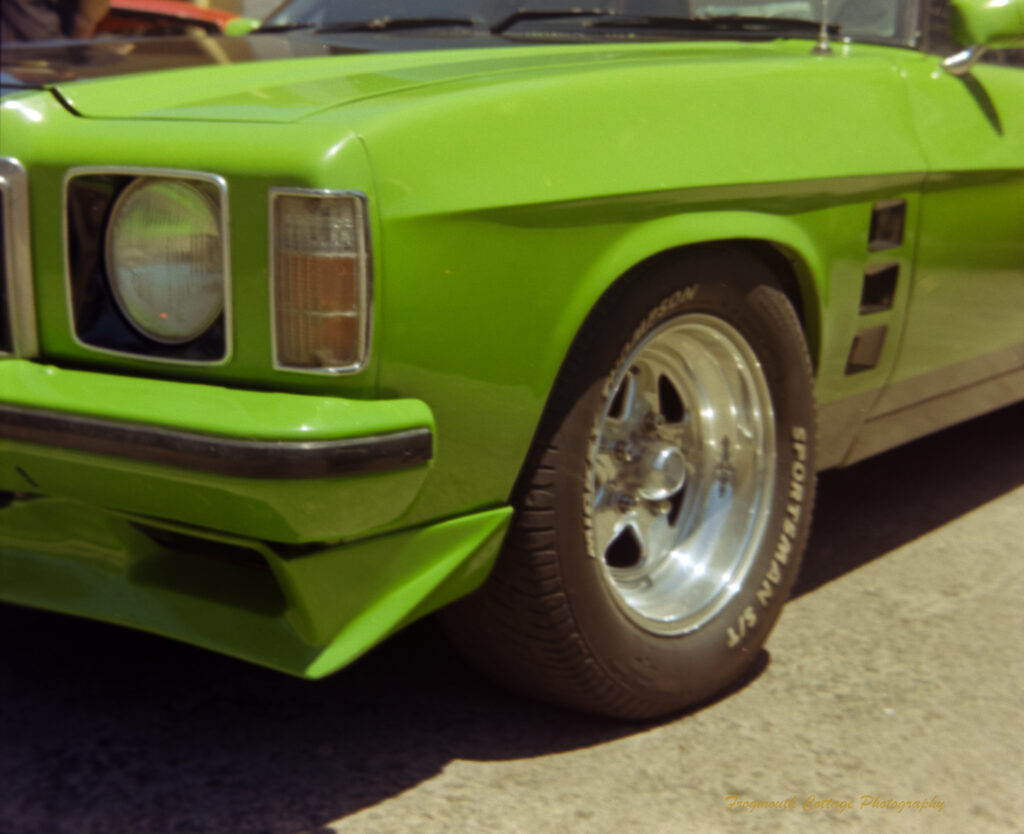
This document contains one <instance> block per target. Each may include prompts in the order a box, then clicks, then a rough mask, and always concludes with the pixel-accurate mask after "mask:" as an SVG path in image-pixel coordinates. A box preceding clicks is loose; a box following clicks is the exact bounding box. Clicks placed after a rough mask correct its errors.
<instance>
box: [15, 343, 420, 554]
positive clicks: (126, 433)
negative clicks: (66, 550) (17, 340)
mask: <svg viewBox="0 0 1024 834" xmlns="http://www.w3.org/2000/svg"><path fill="white" fill-rule="evenodd" d="M0 396H2V399H3V402H2V403H0V451H2V455H0V490H6V491H10V492H17V493H32V494H37V495H49V496H54V497H61V498H69V499H72V500H75V501H81V502H85V503H87V504H94V505H97V506H100V507H104V508H107V509H110V510H115V511H118V512H126V513H132V514H137V515H144V516H149V517H152V518H155V519H164V520H167V521H170V522H172V523H178V524H186V525H191V526H194V527H197V528H205V529H207V530H210V531H216V532H222V533H229V534H234V535H242V536H246V537H248V538H251V539H261V540H264V541H271V542H280V543H287V544H306V543H312V542H325V541H337V540H340V539H351V538H357V537H363V536H367V535H373V534H377V533H380V532H383V531H384V530H386V529H388V528H389V527H391V528H393V527H394V526H395V524H396V523H398V519H399V518H400V516H401V515H402V513H404V512H405V510H406V509H407V508H408V507H409V505H410V504H411V503H412V501H413V499H414V498H415V497H416V495H417V493H418V492H419V490H420V489H421V487H422V486H423V483H424V481H425V479H426V477H427V473H428V471H429V466H430V462H431V458H432V456H433V432H434V419H433V414H432V413H431V411H430V409H429V408H428V407H427V406H426V404H425V403H423V402H421V401H419V400H373V401H361V400H346V399H341V398H337V397H321V396H309V395H302V394H280V393H275V392H264V391H246V390H236V389H231V388H223V387H219V386H212V385H198V384H193V383H182V382H174V381H164V380H153V379H142V378H134V377H123V376H113V375H110V374H97V373H91V372H87V371H78V370H66V369H60V368H54V367H49V366H45V365H40V364H36V363H33V362H28V361H25V360H19V359H5V360H3V361H0Z"/></svg>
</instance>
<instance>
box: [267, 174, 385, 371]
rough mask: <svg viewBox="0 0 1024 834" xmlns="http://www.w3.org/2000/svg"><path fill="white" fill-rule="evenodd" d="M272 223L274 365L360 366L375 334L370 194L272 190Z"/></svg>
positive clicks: (333, 368) (335, 368)
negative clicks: (372, 324) (372, 329)
mask: <svg viewBox="0 0 1024 834" xmlns="http://www.w3.org/2000/svg"><path fill="white" fill-rule="evenodd" d="M270 224H271V235H270V239H271V242H270V245H271V284H272V287H271V291H272V293H273V300H274V364H275V367H278V368H285V369H292V370H302V371H319V372H328V373H342V372H346V371H348V372H351V371H357V370H359V369H360V368H362V367H363V365H364V364H365V362H366V357H367V354H368V353H369V334H370V251H369V250H370V247H369V233H368V231H367V217H366V198H365V197H363V195H361V194H356V193H352V192H330V191H298V190H295V191H291V190H288V191H286V190H275V191H273V192H272V193H271V197H270Z"/></svg>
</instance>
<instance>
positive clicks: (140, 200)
mask: <svg viewBox="0 0 1024 834" xmlns="http://www.w3.org/2000/svg"><path fill="white" fill-rule="evenodd" d="M106 249H107V274H108V275H109V277H110V286H111V289H112V290H113V293H114V298H115V299H116V300H117V304H118V306H119V307H120V308H121V312H122V313H124V314H125V316H126V317H127V318H128V321H130V322H131V323H132V325H133V326H134V327H135V328H136V329H137V330H138V331H139V332H140V333H142V334H143V335H144V336H146V337H148V338H150V339H153V340H154V341H156V342H162V343H164V344H172V345H178V344H183V343H185V342H190V341H192V340H193V339H195V338H197V337H198V336H201V335H202V334H203V333H205V332H206V331H207V330H208V329H209V328H210V325H212V324H213V323H214V322H215V321H216V320H217V317H218V316H219V315H220V314H221V311H222V310H223V309H224V263H223V248H222V242H221V232H220V223H219V221H218V218H217V207H216V204H215V202H214V201H213V200H212V199H211V198H210V197H209V196H207V194H206V193H204V191H203V190H201V188H200V187H199V186H198V185H196V184H193V183H191V182H188V181H185V180H172V179H157V178H151V177H145V178H142V179H138V180H136V181H135V182H133V183H132V184H131V185H129V186H128V187H127V188H126V189H125V190H124V191H123V192H122V193H121V195H120V197H118V200H117V203H116V204H115V205H114V209H113V212H112V213H111V218H110V225H109V226H108V228H107V246H106Z"/></svg>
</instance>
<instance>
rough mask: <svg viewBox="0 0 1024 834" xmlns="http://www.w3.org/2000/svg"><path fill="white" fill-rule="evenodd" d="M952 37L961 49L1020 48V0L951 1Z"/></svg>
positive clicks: (1023, 35)
mask: <svg viewBox="0 0 1024 834" xmlns="http://www.w3.org/2000/svg"><path fill="white" fill-rule="evenodd" d="M951 8H952V11H953V14H952V26H953V37H954V38H956V41H957V43H961V44H963V45H964V46H969V45H972V44H982V45H984V46H991V47H996V48H1011V47H1020V46H1024V0H953V2H952V3H951Z"/></svg>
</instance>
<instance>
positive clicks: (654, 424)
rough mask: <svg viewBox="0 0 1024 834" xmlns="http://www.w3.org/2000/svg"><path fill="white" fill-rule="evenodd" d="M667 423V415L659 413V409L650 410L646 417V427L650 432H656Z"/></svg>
mask: <svg viewBox="0 0 1024 834" xmlns="http://www.w3.org/2000/svg"><path fill="white" fill-rule="evenodd" d="M664 425H665V416H664V415H663V414H659V413H658V412H657V411H652V412H650V413H649V414H648V415H647V416H646V417H645V418H644V428H645V429H647V431H649V432H654V431H657V430H658V429H660V428H661V427H662V426H664Z"/></svg>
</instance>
